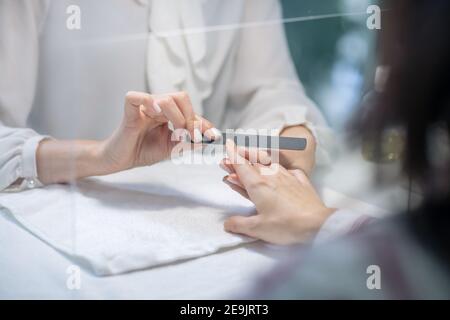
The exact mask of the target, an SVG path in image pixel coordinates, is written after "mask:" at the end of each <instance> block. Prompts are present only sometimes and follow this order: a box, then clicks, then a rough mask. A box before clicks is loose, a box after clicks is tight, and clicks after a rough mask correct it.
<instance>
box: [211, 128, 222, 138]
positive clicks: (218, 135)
mask: <svg viewBox="0 0 450 320" xmlns="http://www.w3.org/2000/svg"><path fill="white" fill-rule="evenodd" d="M209 130H211V134H212V135H213V139H214V140H219V139H220V138H221V137H222V132H220V130H219V129H217V128H211V129H209Z"/></svg>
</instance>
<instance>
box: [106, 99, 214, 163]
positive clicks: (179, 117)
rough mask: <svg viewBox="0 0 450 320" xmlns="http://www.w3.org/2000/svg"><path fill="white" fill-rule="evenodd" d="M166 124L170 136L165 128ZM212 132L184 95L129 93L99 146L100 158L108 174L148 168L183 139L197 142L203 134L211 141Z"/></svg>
mask: <svg viewBox="0 0 450 320" xmlns="http://www.w3.org/2000/svg"><path fill="white" fill-rule="evenodd" d="M169 121H170V122H171V123H172V124H173V127H174V129H175V131H174V132H172V131H171V130H170V129H169V128H168V122H169ZM216 131H217V130H215V129H213V125H212V124H211V123H210V122H209V121H207V120H205V119H203V118H202V117H200V116H198V115H196V114H195V113H194V111H193V107H192V104H191V101H190V99H189V96H188V95H187V94H186V93H184V92H180V93H174V94H168V95H150V94H147V93H141V92H129V93H127V95H126V97H125V112H124V117H123V121H122V123H121V125H120V126H119V128H117V130H116V131H115V132H114V133H113V134H112V136H111V137H110V138H109V139H107V140H105V141H104V143H103V144H102V155H103V157H104V160H105V165H106V166H107V167H109V168H110V170H112V171H120V170H124V169H128V168H132V167H136V166H144V165H151V164H154V163H157V162H159V161H161V160H164V159H167V158H169V157H170V154H171V151H172V149H173V147H174V146H175V145H176V144H178V143H180V142H183V141H184V140H186V139H187V140H191V141H193V142H200V141H201V140H202V135H203V134H204V135H205V136H206V137H208V138H210V139H214V137H215V136H216V135H217V132H216ZM183 133H186V134H187V137H186V135H185V136H183V135H182V134H183ZM219 134H220V133H219Z"/></svg>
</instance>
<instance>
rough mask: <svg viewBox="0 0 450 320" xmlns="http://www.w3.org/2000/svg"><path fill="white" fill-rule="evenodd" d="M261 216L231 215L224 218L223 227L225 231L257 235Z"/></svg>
mask: <svg viewBox="0 0 450 320" xmlns="http://www.w3.org/2000/svg"><path fill="white" fill-rule="evenodd" d="M260 221H261V217H260V216H258V215H254V216H250V217H244V216H233V217H230V218H228V219H227V220H225V223H224V229H225V231H227V232H232V233H239V234H242V235H246V236H249V237H252V238H259V237H258V230H259V225H260Z"/></svg>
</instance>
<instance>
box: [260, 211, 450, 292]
mask: <svg viewBox="0 0 450 320" xmlns="http://www.w3.org/2000/svg"><path fill="white" fill-rule="evenodd" d="M406 221H408V217H406V216H404V215H398V216H396V217H393V218H391V219H385V220H381V221H378V222H376V223H373V224H372V225H371V226H370V227H368V228H366V229H365V230H363V231H361V232H359V233H354V234H351V235H349V236H346V237H342V238H341V239H338V240H336V241H334V242H331V243H324V244H323V245H320V246H316V247H315V248H314V249H304V248H303V249H300V250H298V251H297V252H296V254H295V258H293V259H291V260H290V261H288V262H286V263H284V264H283V266H280V267H279V268H278V269H276V270H274V271H273V272H272V273H271V274H270V275H269V276H268V277H266V279H265V281H263V282H262V285H261V287H260V288H258V292H271V293H270V297H271V298H286V299H300V298H308V299H311V298H313V299H314V298H318V299H399V298H429V297H433V298H443V297H446V298H448V297H449V296H448V295H449V294H448V292H449V289H450V288H449V287H448V285H447V286H445V283H448V280H449V274H448V272H446V270H445V269H443V268H441V265H440V264H438V263H436V261H435V260H434V258H433V256H432V255H430V254H429V253H428V252H427V251H426V250H424V248H423V247H422V246H420V244H418V243H417V241H416V239H415V237H413V236H412V235H411V232H410V228H409V226H408V223H406ZM264 286H265V288H264ZM417 292H420V293H417Z"/></svg>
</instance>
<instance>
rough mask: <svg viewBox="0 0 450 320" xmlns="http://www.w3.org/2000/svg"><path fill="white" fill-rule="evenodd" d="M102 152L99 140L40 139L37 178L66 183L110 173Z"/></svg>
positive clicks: (49, 182)
mask: <svg viewBox="0 0 450 320" xmlns="http://www.w3.org/2000/svg"><path fill="white" fill-rule="evenodd" d="M101 154H102V153H101V148H100V142H98V141H80V140H73V141H67V140H66V141H63V140H50V139H48V140H43V141H41V143H40V144H39V146H38V149H37V151H36V166H37V173H38V179H39V180H40V181H41V182H42V183H43V184H51V183H65V182H70V181H73V180H76V179H80V178H84V177H88V176H93V175H104V174H108V173H111V172H110V171H111V170H110V169H109V168H108V166H106V165H104V161H103V157H102V155H101Z"/></svg>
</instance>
